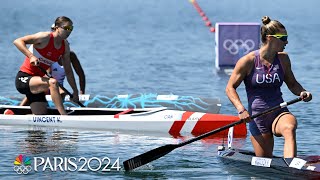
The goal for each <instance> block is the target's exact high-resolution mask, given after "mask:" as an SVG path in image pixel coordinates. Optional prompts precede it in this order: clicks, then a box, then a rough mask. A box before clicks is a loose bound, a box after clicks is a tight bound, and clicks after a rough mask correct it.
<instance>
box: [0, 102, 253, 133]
mask: <svg viewBox="0 0 320 180" xmlns="http://www.w3.org/2000/svg"><path fill="white" fill-rule="evenodd" d="M7 109H9V110H10V111H12V112H13V113H11V115H5V114H4V113H5V111H6V110H7ZM66 111H67V113H68V114H69V115H68V116H61V115H59V113H58V111H57V109H55V108H49V109H48V114H49V115H32V112H31V109H30V107H29V106H11V105H0V114H1V115H0V125H24V126H26V125H27V126H29V125H32V126H48V127H61V128H77V129H78V128H80V129H97V130H111V131H116V132H122V131H123V132H126V131H137V132H139V133H144V132H156V133H165V134H168V133H169V134H170V135H172V136H174V137H177V136H181V135H184V134H192V135H195V136H196V135H199V134H203V133H206V132H209V131H211V130H212V129H215V128H217V127H221V126H223V125H225V124H229V123H231V122H234V121H238V120H239V119H238V117H237V116H230V115H222V114H210V113H203V112H191V111H179V110H169V109H167V108H166V107H160V108H137V109H130V108H127V109H119V108H86V107H85V108H78V107H69V108H67V109H66ZM6 114H7V113H6ZM225 134H226V132H223V131H222V132H221V133H219V134H217V135H218V136H222V135H225ZM246 134H247V130H246V125H245V124H242V125H239V126H237V127H236V129H235V135H236V136H238V137H246Z"/></svg>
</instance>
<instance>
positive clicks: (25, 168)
mask: <svg viewBox="0 0 320 180" xmlns="http://www.w3.org/2000/svg"><path fill="white" fill-rule="evenodd" d="M13 170H14V171H15V172H17V173H18V174H28V173H29V172H30V171H31V170H32V168H31V166H29V165H28V166H24V165H20V166H16V165H15V166H14V167H13Z"/></svg>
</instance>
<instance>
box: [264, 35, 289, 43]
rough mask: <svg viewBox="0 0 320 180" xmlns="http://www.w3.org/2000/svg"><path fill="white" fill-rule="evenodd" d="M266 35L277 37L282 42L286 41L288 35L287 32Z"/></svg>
mask: <svg viewBox="0 0 320 180" xmlns="http://www.w3.org/2000/svg"><path fill="white" fill-rule="evenodd" d="M267 36H272V37H275V38H277V39H280V40H281V41H283V42H286V41H288V35H287V34H275V35H267Z"/></svg>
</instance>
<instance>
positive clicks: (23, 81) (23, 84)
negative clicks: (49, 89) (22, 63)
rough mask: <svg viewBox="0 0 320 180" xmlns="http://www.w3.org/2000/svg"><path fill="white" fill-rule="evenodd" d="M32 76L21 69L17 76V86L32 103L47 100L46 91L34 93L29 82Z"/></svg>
mask: <svg viewBox="0 0 320 180" xmlns="http://www.w3.org/2000/svg"><path fill="white" fill-rule="evenodd" d="M31 78H32V76H31V75H30V74H27V73H25V72H22V71H19V72H18V73H17V76H16V88H17V90H18V91H19V92H20V93H21V94H25V95H26V96H27V98H28V100H29V102H30V103H33V102H47V100H46V95H45V93H44V92H43V93H39V94H32V93H31V91H30V86H29V82H30V79H31Z"/></svg>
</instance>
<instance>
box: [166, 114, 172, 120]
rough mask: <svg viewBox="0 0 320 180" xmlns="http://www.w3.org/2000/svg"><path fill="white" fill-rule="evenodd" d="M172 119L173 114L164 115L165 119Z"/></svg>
mask: <svg viewBox="0 0 320 180" xmlns="http://www.w3.org/2000/svg"><path fill="white" fill-rule="evenodd" d="M172 118H173V115H172V114H167V115H164V119H172Z"/></svg>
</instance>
